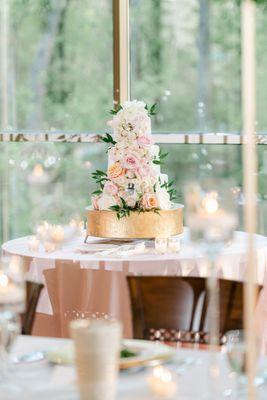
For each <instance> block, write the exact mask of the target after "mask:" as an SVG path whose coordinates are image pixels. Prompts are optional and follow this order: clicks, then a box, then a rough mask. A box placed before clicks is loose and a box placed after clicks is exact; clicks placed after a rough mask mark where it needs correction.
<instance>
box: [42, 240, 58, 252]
mask: <svg viewBox="0 0 267 400" xmlns="http://www.w3.org/2000/svg"><path fill="white" fill-rule="evenodd" d="M56 248H57V246H56V244H55V243H52V242H44V249H45V251H46V252H47V253H52V252H53V251H55V250H56Z"/></svg>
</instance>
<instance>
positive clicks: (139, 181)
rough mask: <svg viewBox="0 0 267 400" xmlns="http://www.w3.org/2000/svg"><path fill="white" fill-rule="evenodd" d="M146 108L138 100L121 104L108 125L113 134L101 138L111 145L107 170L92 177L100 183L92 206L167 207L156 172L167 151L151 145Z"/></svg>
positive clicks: (164, 182)
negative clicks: (164, 152)
mask: <svg viewBox="0 0 267 400" xmlns="http://www.w3.org/2000/svg"><path fill="white" fill-rule="evenodd" d="M154 111H155V106H152V107H151V108H150V110H149V109H148V107H147V106H146V104H145V103H144V102H142V101H136V100H134V101H127V102H125V103H124V104H122V105H121V106H120V108H119V110H118V111H117V112H115V111H114V116H113V119H112V120H111V121H109V122H108V125H109V126H110V127H112V129H113V134H112V135H109V134H108V135H107V136H106V138H104V139H103V140H104V141H105V142H107V143H109V144H110V145H111V147H110V148H109V150H108V170H107V173H104V172H101V171H97V172H98V173H100V175H99V174H97V173H95V174H93V177H94V178H95V179H97V181H98V183H100V190H99V191H97V192H95V194H96V196H94V197H93V198H92V203H93V206H94V208H95V209H100V210H113V211H117V213H118V215H120V216H126V215H129V212H130V211H146V210H155V211H156V210H160V209H164V210H166V209H170V208H171V198H170V193H171V192H172V193H173V189H171V188H170V184H168V179H167V176H166V175H161V174H160V164H161V162H162V159H163V158H164V157H165V156H166V155H167V154H162V153H161V152H160V151H159V148H158V146H156V145H154V141H153V136H152V135H151V118H150V115H154Z"/></svg>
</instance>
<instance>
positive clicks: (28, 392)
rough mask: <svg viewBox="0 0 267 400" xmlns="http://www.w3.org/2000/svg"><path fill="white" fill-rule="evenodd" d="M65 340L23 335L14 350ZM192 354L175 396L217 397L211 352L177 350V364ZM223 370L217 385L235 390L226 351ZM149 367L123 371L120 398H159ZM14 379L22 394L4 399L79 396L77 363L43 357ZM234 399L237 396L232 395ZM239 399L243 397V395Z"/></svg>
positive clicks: (262, 395)
mask: <svg viewBox="0 0 267 400" xmlns="http://www.w3.org/2000/svg"><path fill="white" fill-rule="evenodd" d="M64 343H65V340H62V339H50V338H37V337H26V336H24V337H23V336H20V337H19V338H18V340H17V342H16V343H15V346H14V349H13V353H14V354H16V355H23V354H27V353H30V352H33V351H45V350H47V349H49V348H51V347H54V346H58V345H60V344H64ZM186 358H191V360H192V361H193V362H192V364H191V365H190V366H189V367H187V368H186V370H185V372H184V373H183V374H182V375H180V376H177V383H178V394H177V395H176V397H175V399H183V400H196V399H197V400H204V399H206V400H215V399H214V398H212V399H211V398H210V397H209V394H210V378H209V365H210V364H209V363H210V358H211V353H210V352H207V351H204V350H185V349H179V350H177V354H176V356H175V360H176V363H177V365H179V363H181V360H184V359H186ZM217 360H218V365H219V370H218V378H216V385H217V387H218V393H221V394H222V396H221V397H218V398H217V399H216V400H222V399H224V400H225V399H226V398H229V399H231V398H230V397H225V396H224V394H225V393H227V392H225V391H228V394H229V390H233V391H234V390H235V386H236V381H235V376H234V375H233V373H231V371H230V369H229V365H228V362H227V358H226V355H225V354H223V353H218V355H217ZM150 373H151V371H150V370H149V369H147V370H142V371H139V372H123V373H120V376H119V382H118V396H117V400H137V399H138V400H155V397H153V396H152V394H151V393H150V391H149V388H148V385H147V376H148V374H150ZM12 381H13V382H16V383H17V384H21V385H23V391H22V393H21V394H20V395H19V396H18V395H17V396H15V397H13V398H12V397H10V398H7V397H6V396H5V397H3V394H1V392H0V400H18V399H19V400H35V399H38V400H78V399H79V396H78V391H77V387H76V375H75V370H74V367H71V366H51V365H49V364H48V363H47V362H46V361H39V362H35V363H32V364H28V365H22V366H20V367H19V368H18V369H17V371H16V372H14V373H13V374H12ZM266 389H267V387H266V384H265V385H263V386H262V387H261V388H260V389H259V391H258V392H259V398H258V400H265V399H266ZM232 399H234V397H232ZM238 400H241V398H240V397H239V398H238Z"/></svg>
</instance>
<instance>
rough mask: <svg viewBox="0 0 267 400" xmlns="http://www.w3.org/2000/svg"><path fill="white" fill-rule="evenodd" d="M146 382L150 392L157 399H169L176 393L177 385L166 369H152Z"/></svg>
mask: <svg viewBox="0 0 267 400" xmlns="http://www.w3.org/2000/svg"><path fill="white" fill-rule="evenodd" d="M147 380H148V386H149V388H150V390H151V392H152V393H153V395H155V396H156V397H158V398H164V399H169V398H171V397H173V396H174V395H175V394H176V392H177V383H176V381H175V380H174V378H173V374H172V373H171V371H170V370H169V369H168V368H166V367H162V366H157V367H155V368H153V372H152V374H151V375H150V376H148V378H147Z"/></svg>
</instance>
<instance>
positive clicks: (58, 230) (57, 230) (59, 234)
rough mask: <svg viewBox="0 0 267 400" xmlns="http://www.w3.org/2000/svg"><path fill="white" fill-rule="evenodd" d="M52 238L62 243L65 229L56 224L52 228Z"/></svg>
mask: <svg viewBox="0 0 267 400" xmlns="http://www.w3.org/2000/svg"><path fill="white" fill-rule="evenodd" d="M51 239H52V241H54V242H56V243H61V242H62V241H63V239H64V229H63V228H62V227H61V226H60V225H57V226H54V227H52V229H51Z"/></svg>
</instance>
